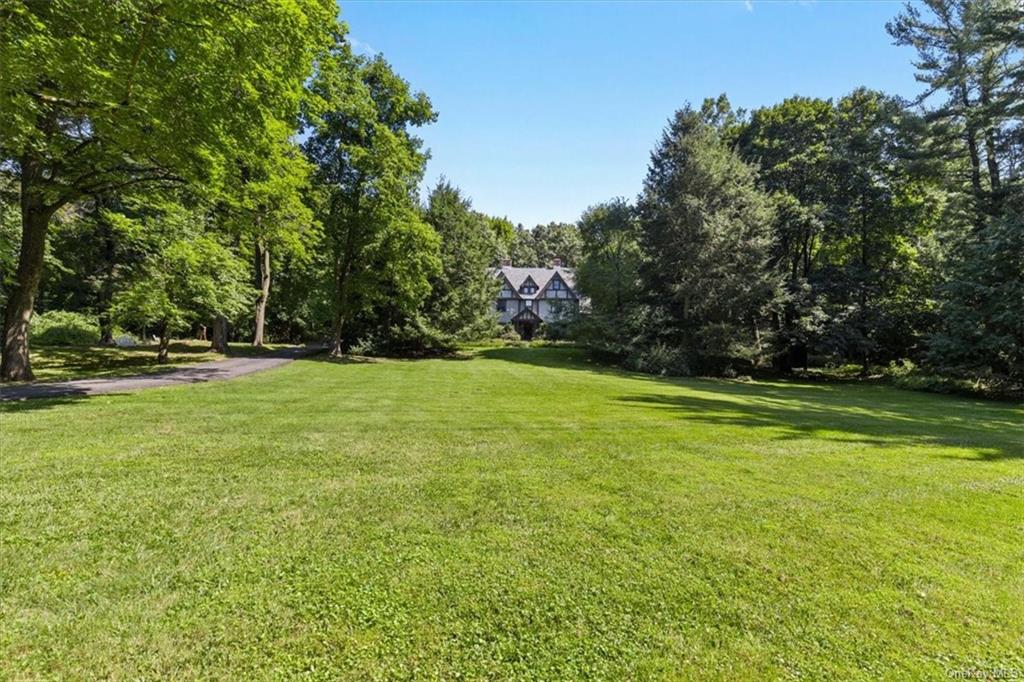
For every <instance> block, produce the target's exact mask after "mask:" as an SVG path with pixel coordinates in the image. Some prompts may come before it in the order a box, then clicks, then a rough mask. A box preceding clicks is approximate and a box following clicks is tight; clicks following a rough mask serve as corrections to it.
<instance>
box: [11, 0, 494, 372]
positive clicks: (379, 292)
mask: <svg viewBox="0 0 1024 682" xmlns="http://www.w3.org/2000/svg"><path fill="white" fill-rule="evenodd" d="M336 17H337V6H336V5H335V3H334V1H333V0H287V1H285V2H277V3H256V4H250V3H246V4H238V3H207V2H184V3H172V4H166V3H154V2H149V1H148V0H127V1H125V2H119V3H100V2H70V1H68V0H53V1H48V2H27V3H15V4H7V5H4V6H3V8H0V27H2V28H0V63H3V64H4V68H3V69H2V73H0V267H2V273H0V274H2V278H0V287H2V288H0V299H2V303H3V306H4V310H5V314H4V332H3V340H4V348H3V360H2V370H0V374H2V377H3V379H4V380H12V379H13V380H24V379H30V378H31V377H32V372H31V366H30V362H29V354H28V353H29V343H30V336H31V331H30V330H31V320H32V317H33V314H34V313H36V312H38V311H46V310H67V311H78V312H80V313H84V314H86V315H88V316H90V317H91V318H93V319H95V320H97V322H98V324H99V328H100V335H99V336H100V338H99V339H97V340H98V341H100V342H102V343H113V342H114V337H115V333H114V332H115V329H124V330H128V331H132V332H135V333H136V334H145V335H147V336H153V337H155V338H157V339H159V344H158V349H159V350H158V353H159V357H160V358H161V359H163V358H165V357H166V353H167V346H168V339H169V338H170V336H171V335H172V334H176V333H179V334H180V333H192V334H196V335H200V336H205V334H206V331H207V330H209V331H210V337H211V341H212V345H213V347H214V349H216V350H221V351H223V350H225V349H226V342H227V339H228V338H229V335H230V336H233V337H235V338H243V337H244V338H248V339H250V340H251V341H252V343H253V344H255V345H262V344H264V343H265V342H266V341H267V340H278V341H300V340H307V339H316V338H328V339H329V340H330V342H331V347H332V351H333V352H334V353H340V352H343V351H345V350H346V349H347V348H349V347H350V346H352V345H353V344H355V343H371V344H376V345H383V346H388V345H397V346H401V347H402V348H403V349H405V350H421V351H422V350H428V349H438V348H445V347H448V346H450V345H451V344H453V343H455V342H457V341H459V340H462V339H465V338H470V337H473V336H476V335H479V334H487V333H491V332H492V331H493V327H494V321H493V319H492V318H493V316H492V315H490V308H491V305H492V301H491V297H492V295H493V286H494V283H493V281H492V278H491V277H489V275H488V271H487V269H488V267H490V266H492V265H494V264H495V263H496V262H497V261H498V259H499V258H500V257H501V256H503V255H505V254H507V253H508V251H509V249H510V248H511V244H512V241H513V238H514V230H513V228H512V226H511V224H510V223H508V221H507V220H503V219H495V218H491V217H489V216H484V215H482V214H480V213H478V212H475V211H473V210H472V207H471V205H470V203H469V201H468V199H466V198H464V197H463V196H462V195H461V193H460V192H459V190H458V189H457V188H455V187H454V186H452V185H450V184H448V183H446V182H445V183H442V184H440V185H439V186H438V187H437V188H436V189H435V190H434V191H433V192H432V193H431V195H430V197H429V200H428V201H427V202H426V204H425V205H421V202H420V198H419V196H418V194H417V187H418V185H419V183H420V181H421V179H422V175H423V170H424V167H425V163H426V160H427V152H426V151H425V150H424V149H423V145H422V142H421V141H420V140H419V139H418V138H417V137H416V136H415V134H414V130H415V128H417V127H418V126H422V125H424V124H427V123H430V122H431V121H433V120H435V118H436V113H435V112H434V110H433V107H432V105H431V103H430V101H429V99H428V98H427V97H426V95H425V94H423V93H420V92H414V91H413V90H412V89H411V88H410V86H409V84H408V83H406V82H405V81H404V80H403V79H402V78H401V77H400V76H398V75H397V74H396V73H395V72H394V71H393V70H392V69H391V67H390V65H389V64H388V63H387V62H386V61H385V60H384V59H383V58H382V57H381V56H379V55H378V56H375V57H364V56H359V55H356V54H354V53H353V52H352V49H351V46H350V44H349V42H348V40H347V38H346V29H345V26H344V25H343V24H340V23H339V22H338V21H337V18H336ZM268 35H272V36H274V39H273V40H267V36H268ZM297 140H302V143H301V145H300V144H299V143H298V142H297ZM396 339H400V341H399V342H396V341H395V340H396Z"/></svg>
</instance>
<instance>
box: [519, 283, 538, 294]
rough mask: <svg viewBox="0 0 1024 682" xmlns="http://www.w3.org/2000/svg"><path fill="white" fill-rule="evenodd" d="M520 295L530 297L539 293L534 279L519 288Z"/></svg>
mask: <svg viewBox="0 0 1024 682" xmlns="http://www.w3.org/2000/svg"><path fill="white" fill-rule="evenodd" d="M519 293H521V294H525V295H527V296H530V295H532V294H535V293H537V284H536V282H534V281H533V280H532V279H527V280H526V281H525V282H523V283H522V284H521V285H520V286H519Z"/></svg>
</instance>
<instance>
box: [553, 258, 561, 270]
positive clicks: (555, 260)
mask: <svg viewBox="0 0 1024 682" xmlns="http://www.w3.org/2000/svg"><path fill="white" fill-rule="evenodd" d="M551 267H553V268H560V267H562V259H561V258H558V257H555V258H552V259H551Z"/></svg>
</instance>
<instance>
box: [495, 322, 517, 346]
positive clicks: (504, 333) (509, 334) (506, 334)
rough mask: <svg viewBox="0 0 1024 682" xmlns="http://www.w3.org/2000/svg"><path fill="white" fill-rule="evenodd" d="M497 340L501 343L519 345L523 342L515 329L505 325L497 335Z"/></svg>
mask: <svg viewBox="0 0 1024 682" xmlns="http://www.w3.org/2000/svg"><path fill="white" fill-rule="evenodd" d="M498 338H499V339H501V340H502V341H507V342H508V343H513V344H515V343H520V342H521V341H522V340H523V337H521V336H519V332H517V331H516V328H515V327H513V326H512V325H510V324H509V325H505V327H503V328H502V330H501V334H499V335H498Z"/></svg>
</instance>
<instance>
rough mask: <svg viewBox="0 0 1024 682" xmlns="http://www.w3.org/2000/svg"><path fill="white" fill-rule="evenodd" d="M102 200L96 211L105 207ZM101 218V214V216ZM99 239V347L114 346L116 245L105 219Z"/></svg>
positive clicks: (102, 219)
mask: <svg viewBox="0 0 1024 682" xmlns="http://www.w3.org/2000/svg"><path fill="white" fill-rule="evenodd" d="M106 205H107V203H106V202H105V201H104V200H102V199H101V200H98V201H97V209H102V208H104V207H106ZM101 216H102V214H101ZM100 227H101V237H102V239H103V266H104V267H103V280H102V281H101V282H100V288H99V292H98V296H97V300H96V307H97V308H98V309H99V318H100V345H101V346H115V345H117V344H116V342H115V341H114V321H113V319H112V317H111V315H110V306H111V302H112V301H113V298H114V270H115V268H116V267H117V262H116V260H117V254H116V245H115V243H114V234H113V230H112V229H111V226H110V223H109V222H108V221H107V219H106V218H105V217H101V222H100Z"/></svg>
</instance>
